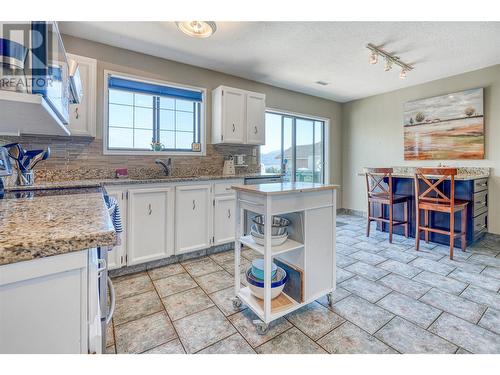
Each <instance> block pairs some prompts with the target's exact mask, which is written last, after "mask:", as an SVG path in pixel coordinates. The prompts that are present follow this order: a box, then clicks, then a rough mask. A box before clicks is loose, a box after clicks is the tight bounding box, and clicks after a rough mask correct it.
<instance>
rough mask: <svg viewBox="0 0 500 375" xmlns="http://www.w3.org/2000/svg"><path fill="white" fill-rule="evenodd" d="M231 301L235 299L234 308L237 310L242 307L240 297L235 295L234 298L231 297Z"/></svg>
mask: <svg viewBox="0 0 500 375" xmlns="http://www.w3.org/2000/svg"><path fill="white" fill-rule="evenodd" d="M231 301H233V308H234V309H235V310H237V309H239V308H240V307H241V299H240V298H239V297H234V298H233V299H231Z"/></svg>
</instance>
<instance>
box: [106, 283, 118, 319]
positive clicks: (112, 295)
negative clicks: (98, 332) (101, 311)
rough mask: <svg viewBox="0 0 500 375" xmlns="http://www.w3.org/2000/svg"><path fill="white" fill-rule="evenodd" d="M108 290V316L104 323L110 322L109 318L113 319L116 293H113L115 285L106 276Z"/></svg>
mask: <svg viewBox="0 0 500 375" xmlns="http://www.w3.org/2000/svg"><path fill="white" fill-rule="evenodd" d="M108 290H109V299H110V304H111V306H110V308H109V312H108V316H107V317H106V324H109V322H111V319H113V314H114V313H115V307H116V294H115V286H114V285H113V282H112V281H111V279H110V278H109V276H108Z"/></svg>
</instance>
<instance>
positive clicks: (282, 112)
mask: <svg viewBox="0 0 500 375" xmlns="http://www.w3.org/2000/svg"><path fill="white" fill-rule="evenodd" d="M266 112H275V113H277V114H280V115H288V116H297V117H304V118H307V119H311V120H317V121H323V122H324V123H325V139H324V143H325V160H324V161H323V163H324V166H323V168H324V170H325V181H324V182H323V183H325V184H330V183H331V181H330V119H329V118H327V117H321V116H315V115H309V114H307V113H300V112H292V111H286V110H283V109H279V108H273V107H266Z"/></svg>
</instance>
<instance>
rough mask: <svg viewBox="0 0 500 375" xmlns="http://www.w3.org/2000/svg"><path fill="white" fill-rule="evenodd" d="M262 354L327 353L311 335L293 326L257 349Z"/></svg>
mask: <svg viewBox="0 0 500 375" xmlns="http://www.w3.org/2000/svg"><path fill="white" fill-rule="evenodd" d="M256 351H257V353H261V354H326V351H325V350H324V349H323V348H322V347H321V346H319V345H318V344H316V343H315V342H314V341H312V340H311V339H310V338H309V337H307V336H306V335H304V334H303V333H302V332H300V331H299V330H298V329H297V328H295V327H293V328H291V329H289V330H288V331H286V332H284V333H282V334H280V335H279V336H276V337H275V338H273V339H271V340H269V341H268V342H266V343H264V344H263V345H261V346H259V347H258V348H257V349H256Z"/></svg>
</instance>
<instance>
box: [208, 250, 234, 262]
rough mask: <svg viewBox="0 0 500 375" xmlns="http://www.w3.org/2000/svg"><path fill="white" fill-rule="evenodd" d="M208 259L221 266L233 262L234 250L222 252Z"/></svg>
mask: <svg viewBox="0 0 500 375" xmlns="http://www.w3.org/2000/svg"><path fill="white" fill-rule="evenodd" d="M210 259H212V260H213V261H215V262H217V263H219V264H221V263H224V262H227V261H230V260H232V261H233V262H234V250H229V251H223V252H221V253H217V254H212V255H210Z"/></svg>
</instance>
